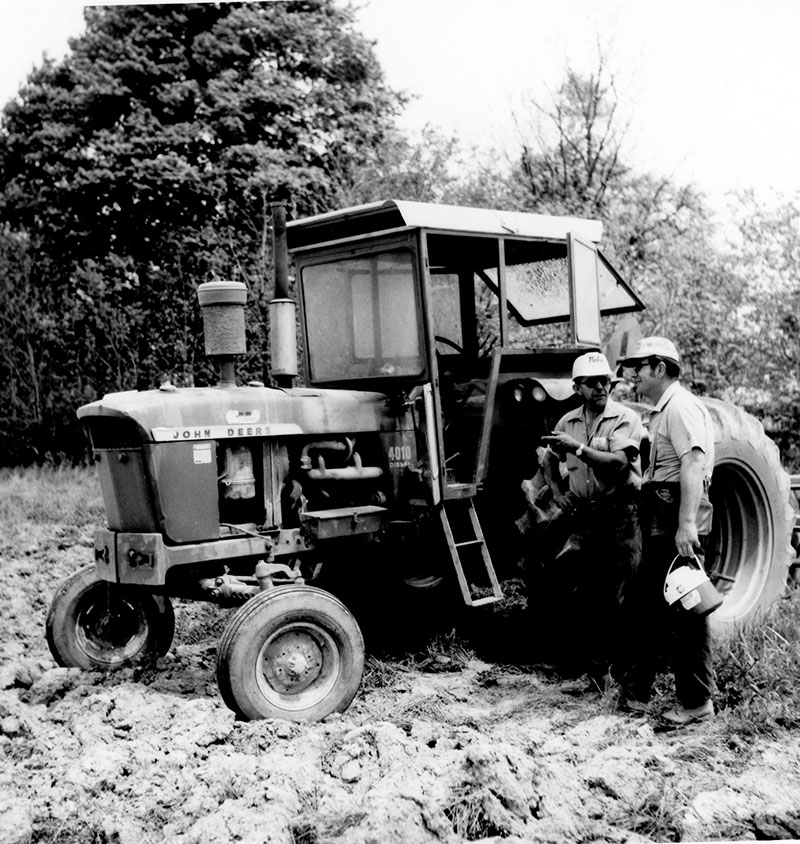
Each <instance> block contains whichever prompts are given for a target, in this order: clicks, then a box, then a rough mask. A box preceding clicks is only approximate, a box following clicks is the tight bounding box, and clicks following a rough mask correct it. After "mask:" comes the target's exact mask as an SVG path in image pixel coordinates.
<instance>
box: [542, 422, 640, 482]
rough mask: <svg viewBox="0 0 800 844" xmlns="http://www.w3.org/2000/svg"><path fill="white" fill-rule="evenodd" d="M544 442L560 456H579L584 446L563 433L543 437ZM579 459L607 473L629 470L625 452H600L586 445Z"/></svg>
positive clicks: (558, 432) (557, 432)
mask: <svg viewBox="0 0 800 844" xmlns="http://www.w3.org/2000/svg"><path fill="white" fill-rule="evenodd" d="M542 440H544V441H545V442H546V443H547V444H548V445H549V446H550V448H551V449H553V450H555V451H557V452H558V453H559V454H577V452H578V449H580V447H581V445H582V443H579V442H578V440H576V439H575V438H574V437H571V436H570V435H569V434H565V433H563V432H562V431H556V432H555V433H553V434H551V435H549V436H546V437H542ZM578 459H579V460H583V462H584V463H586V464H587V465H588V466H590V467H591V468H592V469H594V470H598V469H599V470H600V471H601V472H606V473H613V472H621V471H623V470H625V469H627V468H628V456H627V454H626V453H625V452H624V451H600V450H599V449H597V448H589V446H588V445H584V446H583V448H582V449H581V453H580V456H579V457H578Z"/></svg>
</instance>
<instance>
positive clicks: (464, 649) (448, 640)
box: [406, 630, 475, 674]
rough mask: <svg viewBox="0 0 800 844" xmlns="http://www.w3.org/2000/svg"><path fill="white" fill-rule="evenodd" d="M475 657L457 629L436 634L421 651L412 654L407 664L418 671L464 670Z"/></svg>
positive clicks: (434, 672)
mask: <svg viewBox="0 0 800 844" xmlns="http://www.w3.org/2000/svg"><path fill="white" fill-rule="evenodd" d="M474 659H475V652H474V651H473V650H472V649H471V648H470V647H469V645H468V643H467V642H466V641H465V640H464V639H463V638H461V636H459V634H458V632H457V631H456V630H451V631H450V632H449V633H439V634H437V635H435V636H434V637H433V638H432V639H431V640H430V641H429V642H428V643H427V645H426V646H425V650H424V651H422V652H421V653H416V654H411V655H409V657H408V658H407V660H406V662H407V664H408V665H409V666H410V667H412V668H416V669H417V670H418V671H425V672H428V673H431V674H438V673H442V672H447V671H463V670H464V669H465V668H467V666H468V665H469V663H470V662H471V661H472V660H474Z"/></svg>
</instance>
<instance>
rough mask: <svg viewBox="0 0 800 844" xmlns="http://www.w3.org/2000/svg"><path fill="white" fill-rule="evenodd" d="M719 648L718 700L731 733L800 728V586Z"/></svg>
mask: <svg viewBox="0 0 800 844" xmlns="http://www.w3.org/2000/svg"><path fill="white" fill-rule="evenodd" d="M714 647H715V654H714V657H715V660H714V662H715V673H716V684H717V694H716V696H715V703H716V706H717V709H718V711H720V713H723V715H724V718H723V723H724V725H725V727H726V728H727V730H728V732H729V733H731V734H736V735H740V736H745V737H751V736H758V735H769V736H775V735H776V734H777V733H778V731H779V730H780V729H793V728H794V729H796V728H797V727H800V587H798V586H797V585H792V586H790V587H789V592H788V593H787V595H786V596H785V597H784V598H783V599H782V600H781V601H779V602H778V603H777V604H776V605H775V606H773V607H772V608H771V609H770V610H769V611H768V612H767V613H765V614H764V615H763V616H762V617H761V618H760V619H757V620H756V621H754V622H753V623H751V624H748V625H747V626H746V627H744V628H743V629H741V630H739V631H737V632H736V633H734V634H733V635H732V636H730V637H729V638H728V639H726V640H724V641H720V642H716V643H715V646H714Z"/></svg>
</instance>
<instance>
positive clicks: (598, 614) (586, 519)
mask: <svg viewBox="0 0 800 844" xmlns="http://www.w3.org/2000/svg"><path fill="white" fill-rule="evenodd" d="M611 376H612V373H611V368H610V367H609V365H608V360H607V359H606V357H605V355H603V354H601V353H600V352H588V353H586V354H584V355H581V356H580V357H579V358H577V359H576V360H575V363H574V364H573V367H572V383H573V389H574V390H575V392H576V393H577V395H578V396H579V397H580V399H581V404H580V407H578V408H576V409H575V410H572V411H570V412H568V413H566V414H565V415H564V416H563V417H562V418H561V419H560V420H559V421H558V423H557V424H556V426H555V429H554V431H553V433H552V434H551V435H550V436H545V437H543V438H542V439H543V441H544V443H545V444H546V445H547V446H548V450H547V451H546V452H545V454H544V457H543V460H542V470H543V473H544V476H545V478H546V480H547V483H548V486H549V487H550V489H551V490H552V492H553V498H554V499H555V502H556V504H558V506H559V507H560V508H561V509H562V511H563V512H564V513H566V514H567V515H568V516H571V517H572V518H571V520H570V529H571V531H572V534H573V535H572V537H571V538H570V539H571V547H572V549H573V552H574V554H573V559H572V560H569V555H568V554H561V555H559V557H560V559H558V561H557V565H558V568H559V569H566V567H569V568H568V570H567V571H566V574H567V575H568V577H567V578H564V577H562V578H561V580H562V582H563V581H564V580H565V579H566V580H568V581H569V585H570V587H571V588H573V589H574V591H575V596H576V598H577V600H578V605H579V606H578V607H577V608H573V609H574V610H576V611H575V612H574V617H575V618H580V619H581V620H582V621H583V624H581V625H578V624H576V623H575V622H573V624H572V628H573V635H575V634H577V635H578V636H579V637H580V638H579V639H578V641H575V642H574V643H573V648H572V649H573V650H574V651H576V652H577V653H584V654H585V655H586V657H587V661H588V662H589V671H590V673H591V674H592V675H593V677H594V678H595V679H596V680H598V681H604V680H605V678H606V675H607V674H608V673H609V664H611V671H610V673H611V674H612V676H614V675H615V674H616V673H617V672H616V671H615V668H618V667H619V665H620V664H621V663H622V662H623V660H622V655H621V653H620V647H621V646H622V644H623V639H622V633H623V632H624V631H623V627H625V626H627V625H626V624H625V623H624V622H623V617H624V614H625V613H626V612H627V610H628V607H629V604H628V603H626V596H627V592H628V591H629V587H630V584H631V580H632V577H633V573H634V572H635V570H636V568H637V566H638V564H639V559H640V557H641V552H642V536H641V531H640V529H639V520H638V516H637V506H636V497H637V492H638V488H639V485H640V483H641V467H640V461H639V445H640V442H641V439H642V436H643V433H644V429H643V426H642V422H641V419H640V418H639V414H638V413H636V412H635V411H634V410H631V409H630V408H628V407H625V406H624V405H622V404H619V403H618V402H615V401H613V400H612V399H610V398H609V392H610V389H611ZM559 461H561V462H564V463H566V468H567V473H566V474H567V476H568V482H569V488H568V490H566V491H565V490H563V489H562V481H561V472H560V470H559ZM568 547H569V546H568ZM581 628H582V629H581Z"/></svg>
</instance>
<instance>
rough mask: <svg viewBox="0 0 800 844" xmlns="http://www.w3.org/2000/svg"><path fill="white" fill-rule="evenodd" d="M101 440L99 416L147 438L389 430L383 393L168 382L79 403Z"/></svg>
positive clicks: (84, 419) (165, 439)
mask: <svg viewBox="0 0 800 844" xmlns="http://www.w3.org/2000/svg"><path fill="white" fill-rule="evenodd" d="M78 418H79V419H80V420H81V421H82V422H83V423H84V424H88V425H89V426H90V427H91V429H92V433H93V440H94V441H95V445H98V443H97V438H96V437H95V436H94V435H95V433H96V432H97V428H98V427H101V426H98V424H97V423H98V421H99V420H100V419H107V420H109V421H110V420H112V419H116V420H119V421H121V422H126V423H128V425H126V427H127V428H128V436H129V437H131V436H132V435H133V431H131V430H130V428H129V424H130V423H131V422H133V423H134V425H135V428H136V435H135V436H133V437H132V438H133V439H135V440H138V441H143V442H171V441H176V440H208V439H215V440H219V439H236V438H240V437H267V436H285V435H291V434H313V435H315V436H319V435H320V434H325V433H331V434H336V433H350V432H353V433H355V432H358V431H380V430H390V429H391V426H392V417H391V416H390V414H389V413H388V412H387V398H386V396H385V395H384V394H383V393H375V392H362V391H355V390H317V389H308V388H295V389H291V390H276V389H270V388H268V387H260V386H257V387H234V388H229V389H220V388H218V387H206V388H194V387H193V388H190V389H180V388H172V387H171V388H168V389H164V388H162V389H159V390H148V391H145V392H138V391H130V392H124V393H109V394H107V395H105V396H103V398H102V399H99V400H98V401H95V402H92V403H91V404H87V405H84V406H83V407H81V408H79V409H78Z"/></svg>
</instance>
